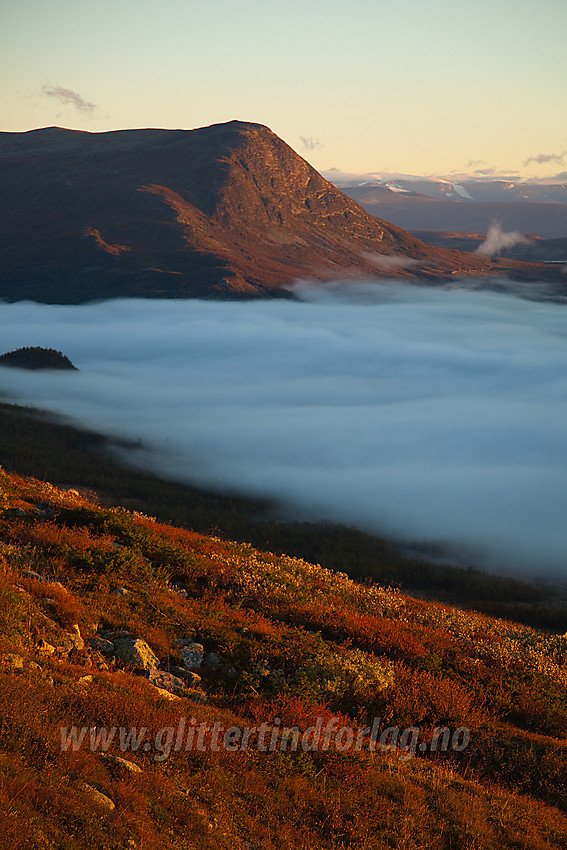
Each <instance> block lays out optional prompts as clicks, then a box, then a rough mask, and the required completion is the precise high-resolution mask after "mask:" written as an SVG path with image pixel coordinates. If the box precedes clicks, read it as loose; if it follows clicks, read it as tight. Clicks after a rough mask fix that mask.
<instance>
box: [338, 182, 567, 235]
mask: <svg viewBox="0 0 567 850" xmlns="http://www.w3.org/2000/svg"><path fill="white" fill-rule="evenodd" d="M361 176H362V177H367V176H369V175H361ZM346 177H347V179H346V181H345V180H340V179H338V178H337V182H338V183H340V185H341V189H342V191H343V192H344V193H345V194H346V195H348V196H349V197H350V198H353V200H356V201H357V202H358V203H359V204H361V205H362V206H363V207H364V208H365V209H366V210H368V212H370V213H372V215H376V216H379V217H382V218H386V219H387V220H388V221H392V222H395V223H396V224H397V225H398V226H399V227H404V228H406V229H408V230H445V231H459V232H464V233H486V232H487V230H488V228H489V227H490V225H491V224H492V223H493V222H495V221H497V222H499V223H500V224H501V226H502V228H503V229H504V230H518V231H520V232H521V233H525V234H528V235H531V236H537V237H539V238H541V239H559V238H566V237H567V181H566V182H564V183H555V184H549V183H535V182H525V181H506V180H486V181H484V180H463V181H461V182H453V181H451V180H444V179H439V178H426V177H423V178H417V177H416V178H413V177H412V178H409V177H408V178H403V177H396V178H392V179H389V178H384V179H383V180H379V179H378V178H373V179H369V180H361V181H357V180H354V179H353V178H352V177H351V178H350V180H349V179H348V176H346Z"/></svg>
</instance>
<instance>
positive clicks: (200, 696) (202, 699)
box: [185, 688, 208, 705]
mask: <svg viewBox="0 0 567 850" xmlns="http://www.w3.org/2000/svg"><path fill="white" fill-rule="evenodd" d="M185 696H186V697H187V699H188V700H189V701H190V702H194V703H197V705H204V704H205V703H206V702H208V697H207V695H206V694H205V693H203V691H195V690H193V689H192V688H188V689H187V690H186V691H185Z"/></svg>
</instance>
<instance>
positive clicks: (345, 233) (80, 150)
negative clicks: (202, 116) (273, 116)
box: [0, 120, 494, 302]
mask: <svg viewBox="0 0 567 850" xmlns="http://www.w3.org/2000/svg"><path fill="white" fill-rule="evenodd" d="M0 157H1V166H2V167H1V170H0V187H1V188H2V192H3V198H4V204H3V209H4V210H5V212H6V214H7V215H6V221H5V223H4V225H3V229H2V232H3V234H4V235H3V237H2V242H1V243H0V256H1V258H2V267H3V273H2V276H1V278H0V297H4V298H8V299H11V300H18V299H21V298H31V299H35V300H41V301H56V302H59V301H62V302H81V301H87V300H90V299H93V298H106V297H117V296H121V297H124V296H142V297H144V296H146V297H190V296H199V297H223V298H224V297H227V296H228V297H243V296H244V297H250V296H277V295H280V296H281V295H289V291H287V290H286V286H288V285H289V284H290V283H292V282H293V280H294V279H297V278H300V277H308V278H313V279H328V278H333V277H348V276H364V277H372V276H380V275H381V274H382V275H383V274H387V275H388V277H392V276H403V277H421V278H426V279H427V278H449V277H451V276H453V275H454V274H459V275H466V274H475V275H478V274H482V273H484V272H487V271H488V272H492V271H494V268H493V266H492V265H491V263H490V261H487V260H486V259H483V258H479V257H474V256H473V255H467V254H464V253H459V252H456V251H449V250H445V249H442V248H435V247H432V246H428V245H425V244H424V243H423V242H420V241H419V240H417V239H415V238H414V237H412V236H410V235H409V234H408V233H407V232H405V231H403V230H401V229H400V228H398V227H395V226H394V225H390V224H388V223H387V222H384V221H381V220H380V219H377V218H375V217H374V216H372V215H370V214H369V213H368V212H367V211H366V210H364V209H363V208H362V207H361V206H359V204H358V203H356V202H355V201H354V200H352V199H351V198H348V197H347V196H346V195H345V194H343V192H341V191H340V190H339V189H337V188H336V187H335V186H333V185H332V184H331V183H329V182H328V181H327V180H325V179H324V178H323V177H322V176H321V175H320V174H319V173H318V172H317V171H316V170H315V169H314V168H313V167H312V166H311V165H309V163H308V162H306V160H305V159H303V158H302V157H301V156H299V154H297V153H296V152H295V151H294V150H293V149H292V148H291V147H289V145H287V144H286V143H285V142H284V141H283V140H282V139H280V138H279V137H278V136H277V135H276V134H275V133H273V132H272V131H271V130H270V129H269V128H268V127H266V126H264V125H262V124H255V123H251V122H245V121H238V120H232V121H228V122H226V123H224V124H213V125H210V126H208V127H202V128H199V129H195V130H161V129H151V128H147V129H140V130H115V131H110V132H104V133H87V132H83V131H77V130H65V129H63V128H59V127H47V128H43V129H40V130H33V131H30V132H29V133H3V134H1V135H0ZM392 256H394V257H395V258H396V259H397V260H399V258H400V257H402V258H403V260H404V262H396V263H395V264H394V263H391V262H390V261H389V260H388V258H390V259H391V257H392ZM384 257H385V258H386V260H383V258H384Z"/></svg>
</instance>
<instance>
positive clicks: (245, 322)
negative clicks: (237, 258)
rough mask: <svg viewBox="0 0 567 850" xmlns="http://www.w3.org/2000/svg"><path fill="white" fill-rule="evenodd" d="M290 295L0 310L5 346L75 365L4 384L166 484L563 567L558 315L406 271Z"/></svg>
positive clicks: (473, 555) (562, 354) (562, 342)
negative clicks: (270, 500) (256, 498)
mask: <svg viewBox="0 0 567 850" xmlns="http://www.w3.org/2000/svg"><path fill="white" fill-rule="evenodd" d="M296 292H297V294H298V295H299V296H300V297H301V298H303V299H304V300H303V302H290V301H279V300H278V301H267V302H266V301H264V302H254V303H252V302H248V303H240V304H239V303H229V302H224V303H221V302H207V301H195V300H191V301H175V302H171V301H143V300H127V301H112V302H105V303H100V304H93V305H89V306H80V307H77V306H56V305H39V304H31V303H16V304H1V305H0V325H1V327H2V340H3V342H2V347H3V350H9V349H12V348H17V347H20V346H24V345H43V346H46V347H51V348H56V349H60V350H62V351H63V352H64V353H65V354H67V355H68V356H69V357H70V358H71V359H72V360H73V362H74V363H76V365H77V366H79V368H80V370H81V371H80V372H78V373H42V374H39V373H31V372H30V373H28V372H24V371H22V370H13V369H6V368H2V369H0V389H2V390H3V391H4V392H5V393H6V394H7V393H10V394H11V397H12V399H13V400H14V401H18V402H20V403H28V404H34V405H36V406H39V407H43V408H46V409H49V410H52V411H55V412H58V413H62V414H65V415H67V416H71V417H74V418H75V419H77V420H79V421H81V422H84V423H87V424H89V425H90V426H91V427H93V428H97V429H100V430H102V431H104V432H106V433H109V434H114V435H118V436H127V437H132V438H135V439H137V438H140V439H142V440H143V441H145V443H146V444H147V446H148V449H147V450H141V451H137V452H131V453H129V454H128V460H129V461H130V462H135V463H137V464H140V465H143V466H144V467H146V468H150V469H154V470H156V471H159V472H160V473H161V474H163V475H166V476H169V477H171V478H175V479H179V480H183V481H186V482H191V483H196V484H200V485H204V486H213V487H216V488H222V489H225V490H232V491H234V490H239V491H241V492H245V493H250V494H256V495H265V496H269V497H276V498H278V499H279V500H280V501H281V503H282V504H283V505H285V506H287V508H288V509H289V511H290V513H291V515H292V516H294V517H295V516H296V511H297V512H299V515H300V516H308V517H311V518H322V517H326V518H329V519H332V520H340V521H343V522H347V523H352V524H355V525H358V526H360V527H362V528H366V529H369V530H371V531H375V532H378V533H383V534H385V535H390V536H395V537H397V538H398V539H400V540H403V541H407V542H411V541H426V540H427V541H438V542H444V543H446V544H448V545H450V546H453V547H454V551H455V553H456V555H457V556H458V557H459V558H460V559H461V560H462V561H463V562H474V563H479V564H482V565H485V566H488V567H491V568H497V569H502V570H510V571H518V570H521V569H523V570H525V571H527V572H530V573H543V572H546V571H547V572H551V573H552V572H555V573H561V572H562V571H563V575H565V574H566V564H565V551H566V548H567V547H566V545H565V544H566V542H567V541H566V532H565V516H566V515H567V438H566V436H565V427H564V423H565V421H567V334H566V332H565V313H564V310H565V308H564V307H562V306H561V305H557V304H550V303H535V302H530V301H524V300H521V299H519V298H515V297H511V296H506V295H502V294H498V293H489V292H478V291H477V292H471V291H463V290H441V289H437V288H436V289H430V288H427V287H417V286H410V285H406V284H400V283H391V284H377V283H372V282H368V283H365V282H363V281H356V282H354V283H352V282H348V283H345V284H344V285H342V286H341V285H340V284H338V283H337V282H336V281H335V282H333V284H330V285H329V286H320V285H309V284H307V283H304V284H299V285H298V286H297V288H296Z"/></svg>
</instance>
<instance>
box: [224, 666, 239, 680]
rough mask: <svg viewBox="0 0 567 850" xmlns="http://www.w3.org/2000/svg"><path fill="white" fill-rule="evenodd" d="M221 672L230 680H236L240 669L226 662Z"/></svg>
mask: <svg viewBox="0 0 567 850" xmlns="http://www.w3.org/2000/svg"><path fill="white" fill-rule="evenodd" d="M221 673H222V675H223V676H224V677H225V679H228V680H229V682H235V681H236V680H237V679H238V670H237V669H236V667H233V666H232V664H225V665H224V666H223V667H222V669H221Z"/></svg>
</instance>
